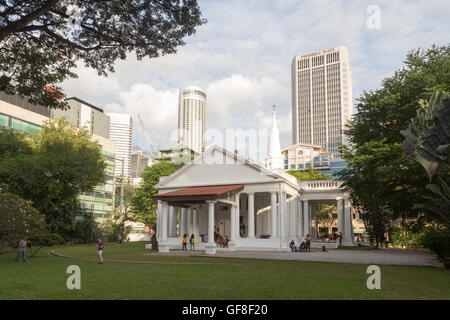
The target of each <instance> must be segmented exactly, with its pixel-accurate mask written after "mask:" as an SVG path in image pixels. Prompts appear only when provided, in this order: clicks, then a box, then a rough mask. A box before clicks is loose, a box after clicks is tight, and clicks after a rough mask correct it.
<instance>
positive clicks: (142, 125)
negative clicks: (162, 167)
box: [138, 115, 156, 155]
mask: <svg viewBox="0 0 450 320" xmlns="http://www.w3.org/2000/svg"><path fill="white" fill-rule="evenodd" d="M138 118H139V123H140V125H141V128H142V131H144V136H145V140H146V141H147V143H148V145H149V147H150V151H151V153H152V155H156V152H155V150H154V149H153V145H152V142H151V140H150V136H149V135H148V132H147V130H145V126H144V121H143V120H142V118H141V116H140V115H138Z"/></svg>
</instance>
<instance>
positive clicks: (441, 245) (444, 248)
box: [421, 227, 450, 268]
mask: <svg viewBox="0 0 450 320" xmlns="http://www.w3.org/2000/svg"><path fill="white" fill-rule="evenodd" d="M421 243H422V245H423V246H424V247H425V248H427V249H429V250H430V251H432V252H434V253H436V254H437V255H438V257H439V258H441V259H442V260H443V262H444V265H445V267H446V268H449V267H450V261H449V257H450V231H449V230H448V229H446V228H436V227H435V228H428V229H426V230H425V232H424V234H423V236H422V237H421Z"/></svg>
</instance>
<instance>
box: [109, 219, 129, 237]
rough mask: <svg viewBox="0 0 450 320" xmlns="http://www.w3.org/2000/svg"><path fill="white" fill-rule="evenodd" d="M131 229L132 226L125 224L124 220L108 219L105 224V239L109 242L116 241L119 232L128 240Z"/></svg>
mask: <svg viewBox="0 0 450 320" xmlns="http://www.w3.org/2000/svg"><path fill="white" fill-rule="evenodd" d="M131 229H132V227H131V226H125V223H123V222H115V221H112V220H108V221H106V222H105V223H104V224H103V234H104V237H105V240H107V241H109V242H116V241H117V236H118V235H119V234H120V235H121V236H122V239H123V240H124V241H126V239H127V238H128V235H129V234H130V232H131Z"/></svg>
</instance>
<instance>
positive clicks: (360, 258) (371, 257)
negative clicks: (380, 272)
mask: <svg viewBox="0 0 450 320" xmlns="http://www.w3.org/2000/svg"><path fill="white" fill-rule="evenodd" d="M49 253H50V254H51V255H54V256H58V257H64V258H73V259H80V260H86V261H97V260H95V259H86V258H77V257H70V256H63V255H60V254H56V253H55V252H54V251H53V250H52V251H50V252H49ZM147 255H155V256H186V257H188V256H194V257H208V258H214V257H216V258H244V259H268V260H293V261H310V262H340V263H356V264H376V265H402V266H425V267H440V268H442V267H443V264H442V263H441V262H440V261H439V259H438V258H436V257H435V256H433V255H431V254H430V253H427V252H423V251H413V250H403V249H392V248H388V249H386V248H382V249H378V250H329V251H328V252H321V251H314V250H313V251H311V252H266V251H219V250H218V251H217V253H216V254H215V255H208V254H205V251H204V250H195V251H190V250H188V251H182V250H173V251H170V252H167V253H158V252H149V253H147ZM105 262H123V263H143V264H173V265H183V264H190V265H195V264H197V265H222V266H225V265H227V266H238V264H223V263H201V262H199V263H195V262H156V261H155V262H151V261H128V260H105Z"/></svg>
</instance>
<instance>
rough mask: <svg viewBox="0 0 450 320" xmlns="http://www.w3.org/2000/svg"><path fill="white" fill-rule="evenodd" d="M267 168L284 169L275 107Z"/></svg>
mask: <svg viewBox="0 0 450 320" xmlns="http://www.w3.org/2000/svg"><path fill="white" fill-rule="evenodd" d="M266 168H269V169H283V158H282V156H281V148H280V135H279V134H278V126H277V111H276V106H275V105H273V111H272V129H271V130H270V141H269V149H268V150H267V158H266Z"/></svg>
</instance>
